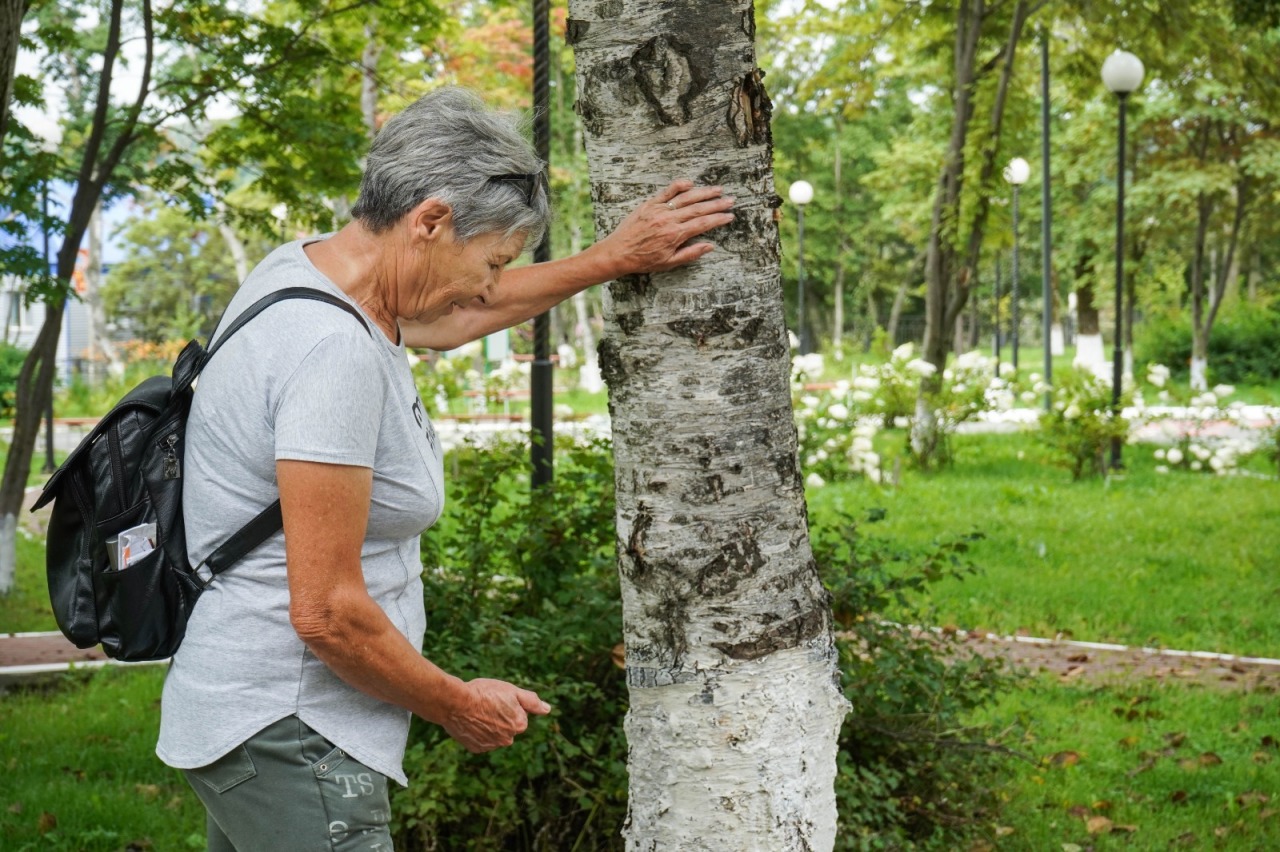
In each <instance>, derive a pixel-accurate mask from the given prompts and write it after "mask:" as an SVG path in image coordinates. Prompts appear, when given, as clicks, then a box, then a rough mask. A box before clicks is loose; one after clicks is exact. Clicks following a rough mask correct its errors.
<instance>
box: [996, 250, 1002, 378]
mask: <svg viewBox="0 0 1280 852" xmlns="http://www.w3.org/2000/svg"><path fill="white" fill-rule="evenodd" d="M1001 266H1002V264H1001V263H1000V255H996V378H997V379H998V378H1000V267H1001Z"/></svg>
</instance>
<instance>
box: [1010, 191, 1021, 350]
mask: <svg viewBox="0 0 1280 852" xmlns="http://www.w3.org/2000/svg"><path fill="white" fill-rule="evenodd" d="M1021 188H1022V187H1020V186H1019V185H1018V184H1016V183H1015V184H1014V185H1013V270H1012V273H1013V279H1012V280H1011V281H1010V282H1009V302H1010V313H1011V314H1012V316H1011V317H1010V318H1009V319H1010V322H1011V323H1012V325H1013V328H1011V329H1010V330H1009V345H1010V346H1011V347H1013V369H1014V370H1015V371H1016V370H1017V369H1018V323H1019V322H1020V321H1021V318H1020V317H1019V316H1018V190H1020V189H1021Z"/></svg>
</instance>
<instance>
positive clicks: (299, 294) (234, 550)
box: [201, 287, 373, 576]
mask: <svg viewBox="0 0 1280 852" xmlns="http://www.w3.org/2000/svg"><path fill="white" fill-rule="evenodd" d="M285 299H312V300H314V301H317V302H327V303H329V304H330V305H333V306H334V307H337V308H342V309H343V310H344V311H346V312H347V313H349V314H351V315H352V316H353V317H355V318H356V319H358V320H359V321H360V324H361V325H362V326H364V330H365V331H366V332H367V333H368V334H369V336H370V337H372V336H373V330H372V329H371V328H369V323H368V321H367V320H366V319H365V318H364V315H363V314H361V313H360V311H358V310H356V309H355V308H354V307H352V306H351V304H350V303H349V302H346V301H343V300H342V299H339V298H338V297H337V296H333V295H330V294H329V293H325V292H324V291H322V290H316V289H313V288H311V287H285V288H284V289H282V290H277V291H276V292H274V293H268V294H267V295H266V296H263V297H262V298H261V299H259V300H258V301H256V302H254V303H253V304H252V305H250V306H249V307H248V308H247V309H246V310H245V311H244V313H242V314H240V316H238V317H236V318H235V321H234V322H233V323H231V327H230V328H228V329H227V330H226V332H224V333H223V334H222V336H220V337H219V338H218V339H217V341H216V342H213V341H210V344H209V351H208V354H206V355H205V357H204V361H205V363H208V361H209V359H210V358H212V357H213V353H214V352H217V351H218V347H219V346H221V345H222V344H223V343H226V342H227V340H229V339H230V338H231V335H233V334H235V333H236V332H237V331H239V330H240V329H241V328H243V327H244V326H245V324H246V323H248V322H249V320H251V319H253V318H254V317H256V316H257V315H258V314H260V313H262V312H263V311H264V310H266V309H267V308H269V307H271V306H272V305H274V304H275V303H276V302H282V301H284V300H285ZM282 527H284V517H283V515H282V514H281V512H280V501H279V500H278V499H277V500H276V501H275V502H274V503H272V504H271V505H270V506H268V507H267V508H265V509H263V510H262V511H261V512H259V513H258V514H257V516H255V517H254V519H253V520H251V521H249V522H248V523H247V524H245V525H244V526H243V527H241V528H240V529H238V530H237V531H236V532H235V533H234V534H233V535H232V536H231V537H230V538H228V539H227V540H226V541H224V542H223V543H222V544H221V545H219V546H218V549H217V550H215V551H214V552H213V553H211V554H210V555H209V556H208V557H207V558H206V559H205V560H204V562H202V563H201V564H202V565H206V566H208V567H209V570H210V571H212V572H213V574H214V576H217V575H218V574H221V573H222V572H223V571H225V570H227V569H228V568H230V567H231V566H232V565H234V564H236V563H237V562H239V561H240V560H241V559H243V558H244V557H245V556H248V555H249V553H250V552H251V551H253V550H254V549H255V548H257V546H258V545H260V544H262V543H263V542H264V541H266V540H267V539H269V538H271V536H273V535H275V534H276V533H277V532H279V531H280V529H281V528H282Z"/></svg>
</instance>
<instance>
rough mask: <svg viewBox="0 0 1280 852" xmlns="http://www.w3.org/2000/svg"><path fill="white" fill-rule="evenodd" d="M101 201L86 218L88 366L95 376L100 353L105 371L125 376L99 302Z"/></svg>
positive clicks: (100, 285)
mask: <svg viewBox="0 0 1280 852" xmlns="http://www.w3.org/2000/svg"><path fill="white" fill-rule="evenodd" d="M103 245H104V244H103V240H102V203H101V202H99V203H98V206H97V207H95V208H93V215H92V216H90V217H89V262H88V264H87V265H86V267H85V272H84V282H85V286H84V301H85V304H86V305H87V306H88V308H89V369H90V370H91V371H92V373H91V374H92V375H94V378H95V379H96V378H98V377H97V376H96V373H97V370H98V361H99V356H101V360H102V361H105V362H106V366H107V374H108V375H110V376H115V377H117V378H118V377H120V376H123V375H124V361H122V360H120V353H119V352H117V351H116V345H115V344H114V343H112V342H111V336H110V333H109V332H108V331H107V312H106V309H105V308H104V307H103V305H102V251H103Z"/></svg>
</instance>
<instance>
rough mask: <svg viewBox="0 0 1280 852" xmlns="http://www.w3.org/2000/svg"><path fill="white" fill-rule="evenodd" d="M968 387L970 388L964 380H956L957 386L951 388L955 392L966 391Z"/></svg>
mask: <svg viewBox="0 0 1280 852" xmlns="http://www.w3.org/2000/svg"><path fill="white" fill-rule="evenodd" d="M968 389H969V386H968V385H966V384H965V383H964V382H956V384H955V387H953V388H951V390H952V391H954V392H955V393H964V392H965V391H967V390H968Z"/></svg>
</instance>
